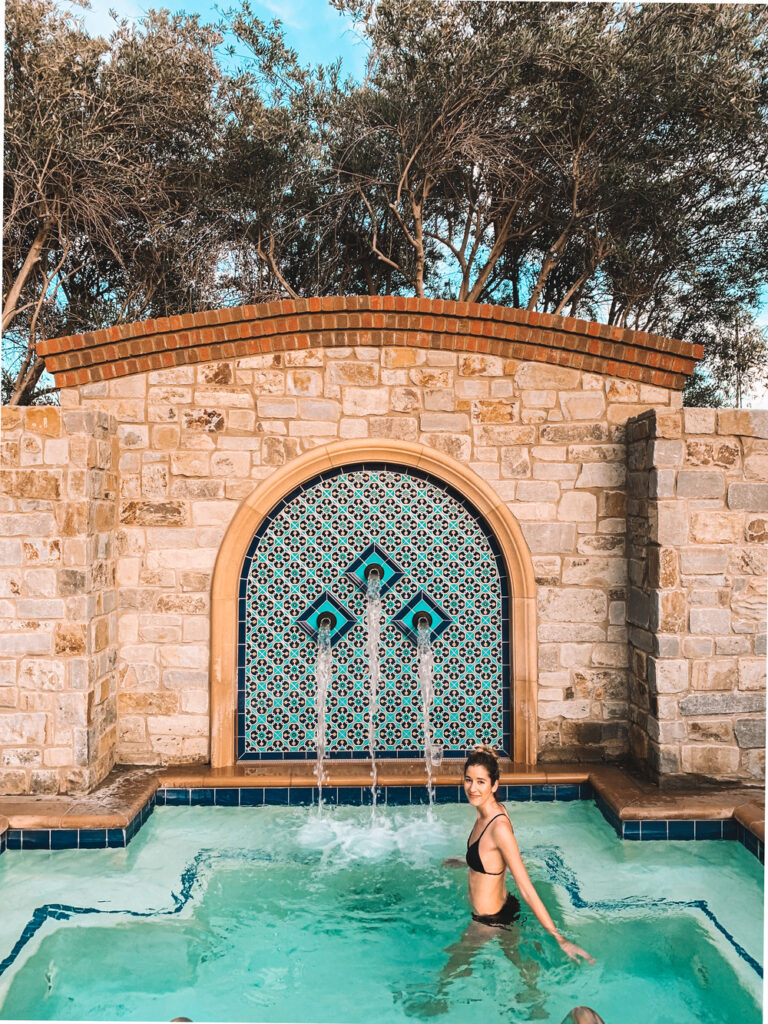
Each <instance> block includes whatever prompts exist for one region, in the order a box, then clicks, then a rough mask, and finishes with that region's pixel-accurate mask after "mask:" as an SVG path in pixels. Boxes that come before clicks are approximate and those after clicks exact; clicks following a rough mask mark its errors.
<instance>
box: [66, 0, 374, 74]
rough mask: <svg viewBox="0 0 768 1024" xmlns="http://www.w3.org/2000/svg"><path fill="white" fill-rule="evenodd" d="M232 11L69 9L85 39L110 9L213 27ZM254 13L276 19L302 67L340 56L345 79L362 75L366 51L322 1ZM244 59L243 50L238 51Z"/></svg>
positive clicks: (294, 1) (265, 5)
mask: <svg viewBox="0 0 768 1024" xmlns="http://www.w3.org/2000/svg"><path fill="white" fill-rule="evenodd" d="M230 6H231V7H237V6H239V4H238V3H237V0H220V2H219V3H216V2H215V0H210V2H208V0H186V2H184V3H182V4H173V3H168V0H165V2H163V0H157V2H154V3H152V2H148V3H147V2H144V0H112V2H110V0H91V7H90V10H88V11H82V10H80V9H79V8H77V7H75V6H74V5H73V10H74V11H75V13H76V14H77V15H78V16H79V17H81V18H82V19H83V21H84V22H85V26H86V28H87V29H88V31H89V32H90V34H91V35H109V33H110V31H111V29H112V27H113V26H114V22H113V21H112V19H111V18H110V16H109V10H110V8H113V9H114V10H115V11H116V12H117V14H118V16H119V17H124V18H140V17H141V16H142V15H143V14H145V13H146V12H147V11H148V10H149V9H150V8H162V7H170V9H171V10H172V11H174V12H175V11H183V12H184V13H187V14H199V15H200V16H201V18H202V20H203V21H207V22H211V23H215V22H216V21H218V19H219V14H218V10H217V8H218V9H223V10H226V9H227V8H228V7H230ZM251 6H252V8H253V11H254V13H255V14H256V15H257V16H258V17H260V18H262V19H263V20H264V21H272V20H273V19H274V18H279V19H280V21H281V22H282V25H283V30H284V32H285V38H286V42H287V43H288V45H289V46H290V47H291V48H292V49H294V50H296V52H297V54H298V55H299V59H300V60H301V62H302V63H303V64H329V63H331V61H334V60H336V59H337V58H338V57H341V60H342V68H343V71H344V73H345V74H346V75H352V76H353V77H355V78H361V77H362V76H363V69H364V64H365V55H366V47H365V44H364V43H363V42H362V41H361V39H360V37H359V36H358V35H357V34H356V33H355V30H354V27H353V25H352V22H351V21H350V20H349V19H348V18H343V17H342V16H341V15H340V14H338V12H337V11H335V10H334V9H333V8H332V7H331V6H330V5H329V4H328V3H326V2H325V0H252V2H251ZM243 55H244V56H245V51H243Z"/></svg>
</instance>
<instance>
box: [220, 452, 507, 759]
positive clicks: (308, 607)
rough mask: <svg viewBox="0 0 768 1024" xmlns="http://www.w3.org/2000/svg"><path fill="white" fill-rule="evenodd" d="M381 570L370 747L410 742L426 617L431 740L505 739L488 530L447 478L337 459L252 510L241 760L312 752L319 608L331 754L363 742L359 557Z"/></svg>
mask: <svg viewBox="0 0 768 1024" xmlns="http://www.w3.org/2000/svg"><path fill="white" fill-rule="evenodd" d="M374 563H375V564H377V565H380V566H382V567H383V568H384V580H383V583H384V584H385V585H384V586H383V587H382V591H383V593H382V637H381V648H380V651H381V682H380V692H379V712H378V717H377V721H376V734H377V756H378V757H403V758H405V757H420V756H421V754H422V749H423V731H422V730H423V725H422V711H421V698H420V695H419V684H418V678H417V672H416V666H417V652H416V646H415V643H414V638H413V637H411V636H409V635H408V634H409V631H410V628H411V626H412V621H411V620H412V619H413V616H414V613H415V612H416V611H417V610H419V609H421V607H422V605H423V606H424V608H425V609H428V610H429V612H430V615H431V618H432V621H433V629H432V642H433V655H434V673H435V675H434V688H435V702H434V705H433V708H432V712H431V716H430V718H431V723H432V726H433V740H434V741H437V742H441V743H442V744H443V747H444V750H445V756H447V757H450V756H455V757H460V756H462V755H463V754H464V753H465V752H466V751H467V750H468V749H471V748H472V747H474V746H475V745H476V744H477V743H481V742H482V743H490V744H492V745H493V746H494V747H495V748H496V749H497V750H498V751H499V752H503V753H508V752H509V736H510V724H511V723H510V707H509V680H510V668H509V665H510V652H509V638H508V627H509V613H508V590H507V581H506V575H505V571H504V566H503V562H502V559H501V554H500V551H499V549H498V545H497V543H496V541H495V538H494V537H493V535H492V533H491V531H490V529H489V528H488V527H487V526H486V524H485V523H484V522H483V520H482V519H481V517H480V516H479V515H478V513H477V512H476V511H475V510H474V509H472V508H471V507H469V506H468V504H467V502H466V501H465V499H464V498H462V497H461V496H460V495H459V493H458V492H457V491H454V490H453V489H452V488H451V487H449V486H448V485H447V484H444V483H442V482H441V481H439V480H437V479H435V478H433V477H431V476H429V475H428V474H426V473H421V472H419V471H418V470H414V469H410V468H409V469H404V468H403V467H400V466H391V465H386V464H374V465H367V464H365V465H359V466H345V467H343V468H341V469H338V470H334V471H330V472H328V473H324V474H323V475H322V476H321V477H318V478H315V479H314V480H312V481H309V482H308V483H305V484H303V485H302V486H301V487H300V488H297V489H296V490H295V491H294V492H292V493H291V494H289V495H288V496H287V497H286V498H284V499H283V501H281V502H280V504H279V505H278V506H277V507H276V508H275V509H273V510H272V512H271V513H270V514H269V516H267V517H266V518H265V520H264V521H263V522H262V524H261V526H260V528H259V530H258V532H257V534H256V536H255V537H254V538H253V541H252V542H251V545H250V548H249V550H248V553H247V555H246V557H245V561H244V564H243V569H242V574H241V579H240V601H239V616H238V617H239V636H238V729H237V732H238V758H239V759H240V760H246V761H247V760H266V759H293V758H313V757H314V756H315V751H314V732H315V708H314V671H315V656H316V628H317V622H316V620H317V619H318V617H319V615H320V614H321V611H322V610H323V609H332V610H333V614H334V619H335V627H334V631H333V636H332V650H333V679H332V682H331V684H330V686H329V689H328V698H327V725H326V741H327V749H328V753H329V756H330V757H332V758H366V757H367V756H368V736H367V729H368V721H367V712H368V665H367V659H366V654H365V641H366V635H365V585H364V583H365V570H366V567H367V566H369V565H370V564H374Z"/></svg>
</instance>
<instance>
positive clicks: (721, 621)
mask: <svg viewBox="0 0 768 1024" xmlns="http://www.w3.org/2000/svg"><path fill="white" fill-rule="evenodd" d="M628 459H629V466H630V476H629V536H630V547H629V559H630V595H629V606H628V620H629V623H630V662H631V670H630V671H631V674H630V693H631V705H632V712H631V719H632V725H631V750H632V754H633V756H634V758H635V759H636V760H637V761H638V762H640V763H643V762H645V763H646V764H647V766H648V768H649V769H650V771H651V773H652V774H653V775H654V776H656V777H657V778H664V777H668V776H674V775H679V774H685V775H688V776H693V777H700V778H705V779H715V780H734V781H736V780H740V781H745V782H748V781H756V780H761V779H762V778H764V771H765V753H764V743H765V717H764V708H765V631H766V624H765V617H766V562H767V559H766V554H767V550H766V546H765V544H764V543H761V542H764V540H765V539H766V522H767V521H768V484H767V483H765V482H764V481H765V480H768V413H766V412H750V411H742V410H720V411H719V412H718V411H716V410H714V409H684V410H682V412H680V413H665V414H658V413H655V412H648V413H645V414H643V415H641V416H638V417H636V418H635V419H634V420H632V421H631V422H630V424H629V430H628Z"/></svg>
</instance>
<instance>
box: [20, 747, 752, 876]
mask: <svg viewBox="0 0 768 1024" xmlns="http://www.w3.org/2000/svg"><path fill="white" fill-rule="evenodd" d="M328 774H329V779H328V782H327V784H326V786H325V787H324V788H325V790H326V792H327V793H328V795H329V796H332V797H333V800H332V801H331V802H337V801H339V802H358V801H364V800H365V795H366V794H365V791H366V790H367V789H368V787H369V786H370V771H369V768H368V764H367V763H366V762H356V763H350V762H347V763H344V764H331V765H329V766H328ZM378 777H379V785H380V787H381V788H382V789H383V790H385V791H388V790H389V789H393V793H392V795H393V796H394V795H395V792H394V791H397V790H402V789H403V788H405V787H408V788H411V787H412V788H415V789H417V790H418V791H419V792H418V793H417V796H418V797H423V796H425V794H426V789H425V784H426V775H425V772H424V766H423V764H422V763H421V762H419V761H413V762H399V763H396V764H393V763H391V762H390V763H389V764H387V763H386V762H382V763H381V764H379V765H378ZM434 781H435V786H436V791H437V800H438V802H440V799H441V791H442V794H444V795H447V791H448V789H449V788H450V789H453V788H454V787H456V788H457V789H458V787H460V785H461V762H459V761H456V762H447V763H444V764H443V766H442V767H441V768H440V769H438V770H437V772H436V778H435V780H434ZM500 783H501V785H502V786H504V787H505V789H509V788H513V789H515V790H517V792H516V793H515V794H514V795H508V796H507V797H506V798H507V799H533V800H536V799H540V800H556V799H567V800H572V799H585V798H586V797H587V794H589V795H590V796H594V798H595V801H596V803H597V805H598V807H599V808H600V810H601V811H602V813H603V815H604V816H605V817H606V819H607V820H608V821H609V822H610V824H611V825H613V827H614V828H615V829H616V831H617V833H618V835H619V836H620V837H621V838H624V839H667V838H669V839H673V838H681V839H682V838H733V839H740V840H741V841H742V842H743V843H744V845H745V846H747V848H748V849H750V850H751V852H753V853H754V854H755V855H756V856H759V857H760V859H761V860H762V859H763V853H764V850H763V844H764V842H765V823H764V817H765V811H764V805H763V802H762V800H761V799H760V794H759V793H758V792H757V791H755V790H750V789H724V790H706V789H698V790H696V791H688V792H676V791H669V792H668V791H663V790H659V789H658V788H657V787H656V786H653V785H652V784H651V783H649V782H646V781H645V780H642V779H638V778H636V777H635V776H633V775H631V774H630V773H629V772H628V771H626V770H625V769H622V768H619V767H616V766H608V765H594V766H588V767H585V766H579V765H554V764H553V765H546V766H541V767H537V768H530V767H526V766H521V765H514V764H512V763H511V762H506V763H504V762H502V765H501V773H500ZM575 786H579V790H578V796H576V795H574V794H573V789H574V787H575ZM558 788H561V790H562V794H563V795H560V796H559V797H558V795H557V789H558ZM525 789H528V791H529V794H528V795H525V792H524V791H525ZM158 790H159V791H160V793H158ZM196 790H197V791H205V792H204V793H203V792H201V793H200V799H198V800H196V801H195V800H193V799H192V797H191V794H192V792H194V791H196ZM226 790H230V791H233V790H234V791H237V792H238V797H237V801H236V803H237V805H241V804H242V803H247V804H249V805H255V804H263V803H272V802H274V803H282V802H284V803H288V802H289V793H290V791H294V792H295V793H296V795H297V796H299V790H301V791H302V792H301V796H300V802H302V803H312V800H313V793H314V791H315V778H314V774H313V772H312V770H311V768H310V766H309V763H308V762H306V761H304V762H293V763H292V762H281V763H280V764H279V765H276V764H269V765H264V764H258V765H248V766H241V765H238V766H234V767H232V768H216V769H212V768H209V767H207V766H199V767H198V766H195V767H183V768H161V769H130V768H128V769H126V768H117V769H114V770H113V771H112V772H111V773H110V775H109V776H108V777H107V778H106V779H105V780H104V782H103V783H102V785H101V786H100V787H99V788H98V789H96V790H94V791H93V792H92V793H90V794H87V795H84V796H40V797H28V796H25V797H13V796H5V797H0V812H2V813H1V814H0V852H2V850H3V848H6V847H7V848H14V847H15V848H18V847H19V846H21V840H20V834H21V833H22V832H24V833H28V834H30V835H29V837H28V839H25V840H24V842H23V846H22V848H25V849H26V848H43V849H55V848H58V847H59V846H61V847H62V848H63V845H64V838H65V837H64V835H63V833H65V832H66V833H68V834H69V837H70V840H71V841H70V842H69V846H70V847H72V846H74V845H77V846H81V845H82V846H89V847H92V846H99V845H101V846H102V847H105V846H124V845H126V844H127V843H128V842H129V841H130V839H131V838H132V837H133V835H134V834H135V833H136V831H138V829H139V828H140V827H141V825H142V824H143V823H144V821H145V820H146V818H147V817H148V816H149V814H150V813H151V811H152V809H153V808H154V806H155V804H156V803H160V804H165V802H166V799H165V795H166V793H167V791H173V792H178V793H182V792H187V793H189V794H190V795H189V800H188V801H187V800H181V799H177V800H175V801H174V802H177V803H187V802H188V803H190V804H202V803H211V804H213V803H217V804H228V805H230V806H232V805H234V804H235V799H234V793H233V794H232V796H231V797H230V796H226V797H224V796H219V795H218V791H226ZM258 790H261V794H259V793H258V792H257V791H258ZM355 790H359V793H358V794H355V793H354V791H355ZM248 791H253V792H251V793H250V795H249V797H248V799H247V800H246V801H243V800H242V794H243V792H246V793H247V792H248ZM340 791H344V792H343V793H342V794H341V796H340ZM422 791H423V792H422ZM270 792H271V793H272V795H273V798H274V799H273V800H270V799H269V795H268V794H269V793H270ZM283 793H285V799H283V796H282V794H283ZM209 794H211V795H210V797H209ZM459 795H460V794H459V793H458V792H457V793H456V794H452V796H451V799H457V798H458V796H459ZM259 796H261V799H259ZM158 797H159V799H158ZM355 797H356V799H354V798H355ZM410 798H411V795H410V794H409V801H407V802H410ZM443 799H444V796H443ZM399 802H401V801H400V800H399V799H398V803H399ZM417 802H419V801H417ZM44 832H45V833H48V832H50V833H52V834H59V833H60V835H59V836H58V838H59V840H60V841H59V842H54V839H53V835H51V836H50V837H49V839H48V845H43V838H44V837H43V835H42V833H44ZM33 833H38V835H37V836H34V835H32V834H33ZM80 833H82V834H83V839H84V842H81V837H80ZM715 833H717V835H715ZM17 837H18V839H19V841H18V846H17V845H16V840H17ZM73 837H75V838H76V840H77V841H76V842H75V839H74V838H73ZM11 841H13V842H14V847H12V846H10V842H11Z"/></svg>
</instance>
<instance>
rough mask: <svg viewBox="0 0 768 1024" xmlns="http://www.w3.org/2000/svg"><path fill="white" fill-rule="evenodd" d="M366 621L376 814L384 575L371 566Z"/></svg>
mask: <svg viewBox="0 0 768 1024" xmlns="http://www.w3.org/2000/svg"><path fill="white" fill-rule="evenodd" d="M365 622H366V626H367V636H366V641H365V650H366V653H367V655H368V677H369V679H368V686H369V689H368V754H369V756H370V759H371V801H372V808H371V817H373V816H374V815H375V814H376V782H377V773H376V757H375V753H376V711H377V707H378V693H379V679H380V664H379V644H380V643H381V576H380V575H379V572H378V571H377V569H376V568H375V567H373V566H372V567H371V569H370V571H369V573H368V577H367V581H366V588H365Z"/></svg>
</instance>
